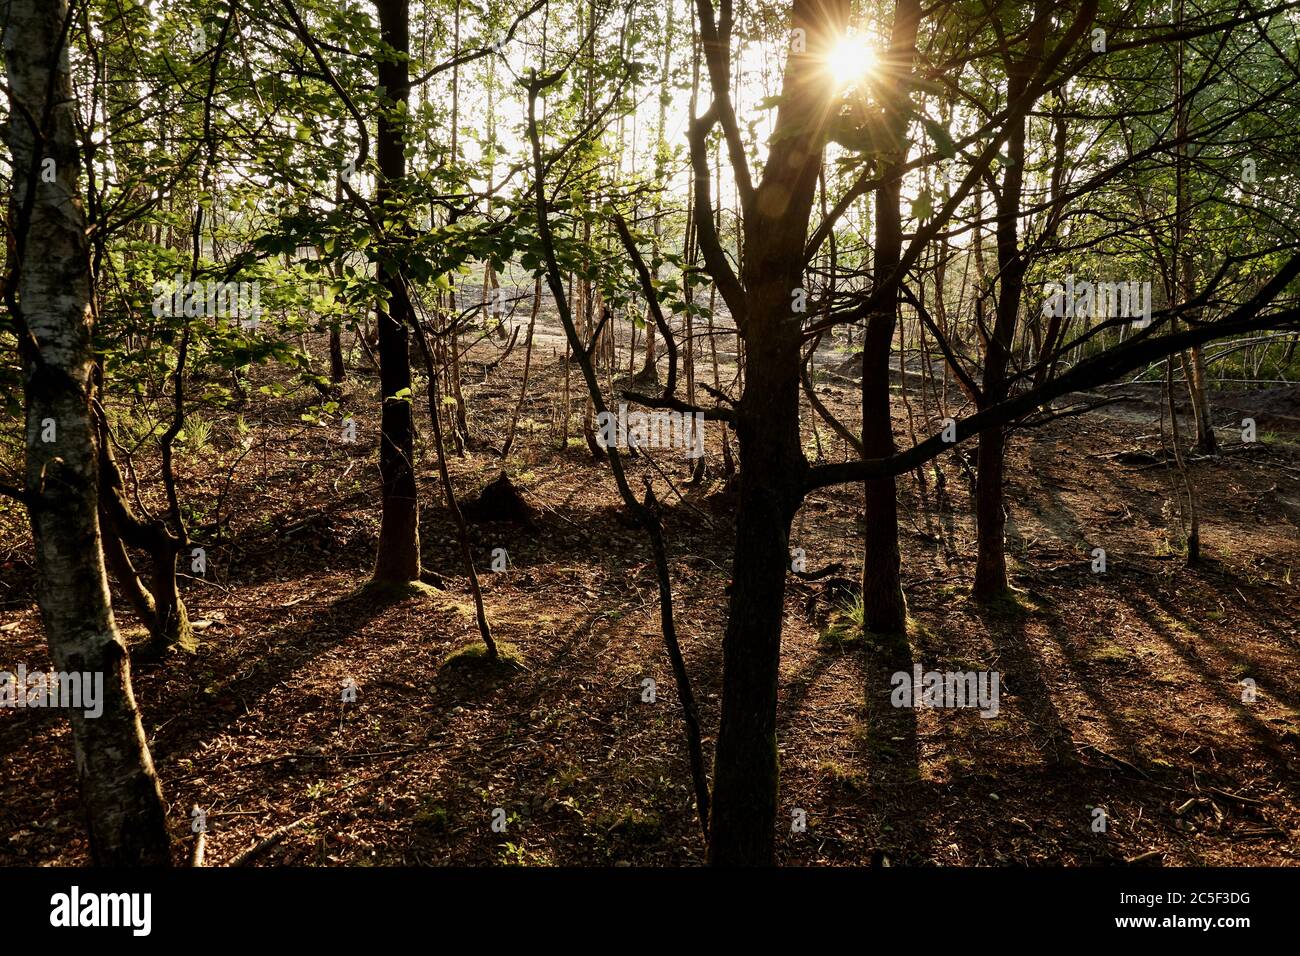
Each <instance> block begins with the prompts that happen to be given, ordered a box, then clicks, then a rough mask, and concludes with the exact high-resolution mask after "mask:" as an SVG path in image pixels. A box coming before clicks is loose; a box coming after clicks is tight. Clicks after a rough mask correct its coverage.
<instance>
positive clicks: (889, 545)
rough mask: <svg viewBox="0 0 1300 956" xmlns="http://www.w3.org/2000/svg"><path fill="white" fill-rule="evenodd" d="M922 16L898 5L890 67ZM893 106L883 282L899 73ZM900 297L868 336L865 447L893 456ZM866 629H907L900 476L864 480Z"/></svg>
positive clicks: (906, 66)
mask: <svg viewBox="0 0 1300 956" xmlns="http://www.w3.org/2000/svg"><path fill="white" fill-rule="evenodd" d="M920 18H921V4H920V0H899V2H898V3H897V4H896V6H895V7H894V27H893V34H892V36H891V38H890V44H889V66H890V67H891V68H892V69H893V70H895V71H898V72H899V73H900V74H903V75H906V74H910V72H911V70H912V61H913V59H914V58H915V56H916V30H917V25H918V24H919V22H920ZM891 92H892V96H891V100H890V103H889V104H888V105H887V106H886V108H885V125H886V128H887V129H888V131H889V136H890V140H889V144H890V147H891V149H890V155H889V157H888V159H887V160H886V161H885V163H884V164H883V167H882V178H883V179H884V180H885V183H884V185H882V186H881V187H880V188H879V189H877V190H876V249H875V262H874V268H873V276H874V280H875V283H876V285H877V287H878V286H880V285H881V284H883V283H884V282H885V281H886V280H888V279H889V278H890V277H891V276H892V275H893V273H894V271H895V270H896V269H897V268H898V264H899V262H900V260H901V259H902V252H903V220H902V213H901V210H900V206H901V203H902V186H903V182H902V176H903V171H902V169H901V164H902V162H903V161H904V160H905V159H906V153H907V146H906V141H905V137H906V134H907V124H908V118H909V117H908V111H907V110H906V109H905V108H904V104H906V103H907V102H908V97H909V94H910V90H909V89H908V88H907V87H906V86H905V85H904V84H903V81H902V77H901V76H899V77H898V79H897V85H896V87H895V88H894V89H893V90H892V91H891ZM897 300H898V296H897V294H896V293H891V294H890V295H889V296H888V299H887V301H885V302H883V303H881V304H880V307H879V308H878V309H877V310H876V311H875V312H873V313H872V314H871V315H870V316H868V317H867V328H866V334H865V335H864V337H863V342H862V453H863V457H865V458H885V457H887V456H889V455H892V454H893V453H894V451H895V450H896V449H895V446H894V426H893V420H892V418H891V417H890V401H889V352H890V347H891V343H892V342H893V340H894V324H895V322H896V321H897V317H898V306H897ZM862 490H863V519H864V526H863V544H864V550H863V559H862V624H863V630H865V631H867V632H869V633H877V634H905V633H907V603H906V601H905V600H904V598H903V585H902V579H901V574H902V568H901V564H902V557H901V555H900V552H899V547H898V493H897V487H896V484H895V481H894V479H893V478H892V477H890V478H879V479H876V480H875V481H867V482H863V489H862Z"/></svg>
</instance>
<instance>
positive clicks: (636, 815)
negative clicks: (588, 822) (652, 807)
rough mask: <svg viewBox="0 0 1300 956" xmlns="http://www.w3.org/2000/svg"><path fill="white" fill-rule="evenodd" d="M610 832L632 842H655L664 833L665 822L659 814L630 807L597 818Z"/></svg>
mask: <svg viewBox="0 0 1300 956" xmlns="http://www.w3.org/2000/svg"><path fill="white" fill-rule="evenodd" d="M596 822H597V824H598V825H600V826H603V827H604V828H605V830H606V831H607V832H608V833H611V834H614V835H617V836H620V837H623V838H624V839H626V840H630V841H631V842H632V843H654V842H655V841H656V840H658V839H659V838H660V837H661V836H662V835H663V829H664V824H663V820H662V819H660V817H659V814H657V813H652V812H647V811H644V810H639V809H637V808H636V807H628V808H627V809H626V810H624V811H623V812H622V813H619V814H617V815H614V816H605V817H601V818H598V819H597V821H596Z"/></svg>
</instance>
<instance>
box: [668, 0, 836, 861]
mask: <svg viewBox="0 0 1300 956" xmlns="http://www.w3.org/2000/svg"><path fill="white" fill-rule="evenodd" d="M700 6H701V10H702V12H703V13H705V14H707V15H708V16H709V17H710V19H711V17H712V12H711V10H709V9H708V5H707V4H704V3H701V4H700ZM848 8H849V5H848V3H847V2H845V0H835V2H831V3H824V4H823V3H814V2H811V0H796V2H795V4H794V7H793V10H792V15H791V26H792V27H794V28H796V29H801V30H803V31H805V35H806V36H807V37H808V47H807V48H808V53H807V55H800V54H795V53H792V54H791V55H790V56H789V57H788V59H787V61H786V68H785V77H784V80H783V83H782V103H781V106H780V107H779V109H778V113H777V122H776V132H775V133H774V135H773V137H772V139H771V141H770V142H771V150H770V153H769V155H768V162H767V164H766V166H765V171H764V175H763V179H762V181H761V183H760V184H759V186H758V188H757V189H756V190H753V191H752V192H748V191H747V192H748V194H747V195H742V201H743V202H744V204H745V216H744V223H743V225H744V250H743V252H744V254H743V256H742V262H743V266H742V273H741V274H742V279H743V281H742V282H741V283H739V285H740V289H736V288H735V287H734V286H733V285H732V284H733V283H735V281H736V277H735V276H734V275H731V276H730V280H729V282H728V286H729V288H731V292H730V293H729V294H730V295H731V297H732V298H733V299H736V294H737V292H740V290H741V289H743V292H740V294H741V295H742V296H743V306H744V313H745V315H744V316H743V317H739V316H738V317H737V322H738V325H739V326H740V327H741V330H742V339H743V341H744V348H743V353H744V356H745V371H744V390H743V392H742V393H741V398H740V402H739V403H738V405H737V408H736V418H737V421H736V433H737V436H738V437H739V439H740V458H741V467H740V494H739V504H738V511H737V523H736V545H735V554H734V557H733V560H732V572H731V573H732V589H731V600H730V604H729V609H728V617H727V633H726V637H725V638H724V640H723V645H722V659H723V665H722V666H723V684H722V715H721V723H720V725H719V728H718V742H717V750H716V756H715V760H714V765H713V766H714V771H713V810H712V814H711V819H710V832H709V861H710V863H713V864H720V865H770V864H772V863H773V862H775V856H776V820H777V796H778V791H777V784H778V780H777V777H778V760H777V743H776V703H777V678H778V669H779V664H780V658H781V624H782V617H783V610H784V606H785V576H786V571H787V569H788V568H789V566H790V551H789V543H790V525H791V522H792V521H793V519H794V515H795V512H796V511H797V509H798V507H799V504H800V502H801V501H802V499H803V494H804V486H803V482H804V478H805V475H806V473H807V470H808V462H807V460H806V459H805V458H804V454H803V446H802V443H801V440H800V437H799V369H800V365H801V363H800V342H801V335H802V331H801V329H802V323H801V322H800V321H798V319H799V316H797V315H794V314H792V310H791V303H792V293H793V290H795V289H796V288H801V287H802V285H803V282H804V278H803V275H804V258H803V254H802V251H803V247H804V243H805V242H806V240H807V235H808V217H809V214H810V213H811V211H812V204H813V198H814V192H815V189H816V184H817V176H818V172H819V170H820V167H821V161H822V148H823V145H822V144H823V141H824V128H822V127H820V126H818V125H817V124H815V123H814V124H812V126H811V127H808V126H807V125H805V124H808V117H826V116H828V115H829V114H830V105H831V104H830V98H831V91H830V89H829V87H828V85H827V83H826V82H825V76H824V74H823V73H822V72H821V71H820V69H819V60H818V55H819V54H822V53H824V52H825V51H826V50H828V49H830V47H831V45H832V44H833V43H834V41H835V38H837V37H838V36H839V35H840V34H841V33H842V31H843V29H844V26H845V24H846V22H847V20H848V12H849V10H848ZM728 17H729V12H728V13H726V14H724V18H723V19H724V22H726V21H727V18H728ZM703 19H704V18H703V17H701V20H702V21H703ZM722 43H729V40H728V39H726V37H725V35H724V37H723V39H722ZM718 45H719V46H720V45H721V44H718ZM709 53H710V76H711V78H712V81H713V86H714V96H715V98H717V97H719V96H720V95H722V94H721V93H720V87H721V86H722V84H723V82H724V80H725V70H726V60H725V57H724V58H722V59H721V60H720V58H719V57H718V54H717V50H716V48H715V49H713V50H710V51H709ZM795 126H800V127H803V129H802V133H803V135H800V136H788V135H787V136H782V135H780V133H781V131H782V130H788V129H790V128H791V127H795ZM733 131H734V127H733ZM691 148H692V162H693V163H694V164H695V167H696V173H697V179H696V183H697V189H698V188H699V186H700V180H699V176H698V174H699V173H700V172H701V171H702V170H704V169H707V166H706V165H705V163H706V159H705V157H706V153H705V152H704V150H705V142H704V139H703V137H700V136H698V135H696V134H695V133H694V132H693V134H692V146H691ZM732 160H733V166H734V165H736V164H737V163H738V162H739V160H738V157H737V154H736V153H734V152H733V154H732ZM744 179H745V181H746V182H747V181H748V175H747V170H746V175H745V177H744ZM696 198H697V202H698V203H699V207H698V208H697V210H696V212H697V214H698V215H699V216H701V217H702V216H705V215H709V212H710V210H709V207H708V206H707V204H706V203H705V200H707V192H704V191H701V192H697V193H696ZM700 221H701V222H702V221H703V220H700ZM701 237H702V239H704V238H705V237H704V234H703V233H701ZM707 241H708V242H709V243H710V245H709V246H708V247H707V248H706V260H707V261H708V262H709V263H710V269H711V270H714V269H716V270H717V272H719V273H720V272H721V271H722V267H721V265H720V259H721V252H720V248H719V246H718V244H717V238H716V235H715V234H713V233H712V232H710V233H709V236H708V238H707ZM728 274H729V273H728ZM716 278H718V276H717V275H716V274H715V279H716ZM737 301H739V300H737Z"/></svg>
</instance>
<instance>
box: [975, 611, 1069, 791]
mask: <svg viewBox="0 0 1300 956" xmlns="http://www.w3.org/2000/svg"><path fill="white" fill-rule="evenodd" d="M973 608H974V610H975V614H976V616H977V617H978V618H979V619H980V621H981V623H982V624H983V625H984V628H985V631H986V632H987V633H988V637H989V642H990V644H991V645H992V648H993V652H994V654H995V655H996V657H997V660H998V663H999V669H1000V672H1001V681H1002V685H1003V687H1004V688H1005V689H1006V690H1007V691H1009V692H1010V694H1011V696H1012V697H1013V699H1014V700H1015V701H1016V704H1017V707H1018V709H1019V710H1020V711H1021V712H1022V713H1023V714H1024V716H1025V720H1026V721H1027V722H1028V723H1029V724H1030V726H1031V727H1033V728H1035V730H1036V732H1037V735H1038V736H1035V735H1034V734H1033V733H1031V734H1030V735H1029V739H1030V742H1031V743H1032V744H1033V746H1034V749H1035V750H1037V751H1038V753H1039V756H1040V757H1041V758H1042V759H1043V762H1044V764H1046V765H1047V767H1049V768H1053V769H1056V770H1060V771H1063V772H1066V773H1069V772H1072V771H1073V770H1074V768H1075V767H1076V766H1077V763H1078V760H1077V755H1076V752H1075V749H1074V738H1073V736H1072V735H1071V733H1070V731H1069V728H1067V727H1066V726H1065V723H1064V721H1062V720H1061V715H1060V712H1059V711H1058V710H1057V709H1056V704H1055V703H1054V702H1053V700H1052V692H1051V688H1050V686H1049V685H1048V683H1047V681H1046V679H1045V678H1044V677H1043V670H1042V661H1041V660H1040V659H1039V658H1038V656H1037V655H1036V654H1035V653H1034V650H1033V647H1032V645H1031V644H1030V642H1029V637H1028V633H1027V631H1026V621H1027V619H1028V613H1027V612H1026V610H1025V609H1024V608H1023V607H1021V606H1019V604H1017V603H1015V602H1014V601H1011V600H1008V601H1005V602H1002V603H1001V604H998V605H994V606H981V605H979V604H978V603H975V604H973Z"/></svg>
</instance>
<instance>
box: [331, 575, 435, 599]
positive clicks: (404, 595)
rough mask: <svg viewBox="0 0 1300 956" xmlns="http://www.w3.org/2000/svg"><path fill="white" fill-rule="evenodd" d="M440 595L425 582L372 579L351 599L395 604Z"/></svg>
mask: <svg viewBox="0 0 1300 956" xmlns="http://www.w3.org/2000/svg"><path fill="white" fill-rule="evenodd" d="M438 594H439V591H438V589H437V588H435V587H434V586H433V585H431V584H425V583H424V582H423V581H378V580H374V579H371V580H369V581H367V582H366V583H365V584H363V585H362V586H361V587H360V588H358V589H357V590H356V591H355V592H354V593H353V594H352V595H351V597H352V598H354V599H356V600H367V601H375V602H378V603H382V604H395V603H397V602H398V601H407V600H410V599H411V598H430V597H436V596H437V595H438Z"/></svg>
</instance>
